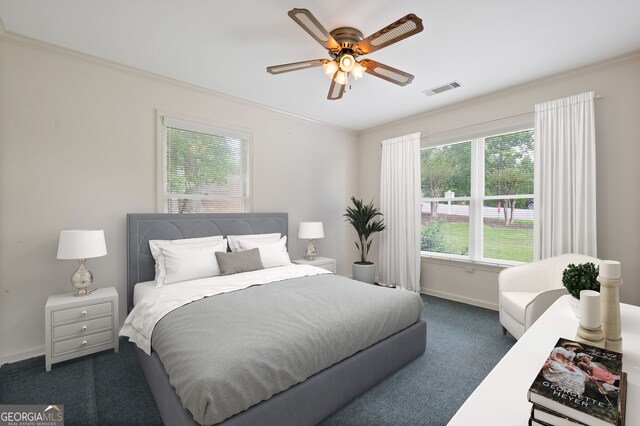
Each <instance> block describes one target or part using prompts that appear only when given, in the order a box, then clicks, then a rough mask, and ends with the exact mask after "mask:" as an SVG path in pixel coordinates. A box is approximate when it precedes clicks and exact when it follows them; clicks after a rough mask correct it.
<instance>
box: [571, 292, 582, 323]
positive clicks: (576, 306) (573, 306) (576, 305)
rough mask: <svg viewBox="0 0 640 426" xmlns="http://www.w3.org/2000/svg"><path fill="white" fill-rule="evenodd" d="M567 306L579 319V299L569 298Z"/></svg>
mask: <svg viewBox="0 0 640 426" xmlns="http://www.w3.org/2000/svg"><path fill="white" fill-rule="evenodd" d="M569 305H570V306H571V311H572V312H573V314H574V315H575V316H576V318H578V319H580V299H577V298H575V297H573V296H569Z"/></svg>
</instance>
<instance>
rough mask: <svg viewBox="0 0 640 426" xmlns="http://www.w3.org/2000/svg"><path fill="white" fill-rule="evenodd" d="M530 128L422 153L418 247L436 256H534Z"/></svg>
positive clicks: (513, 259) (521, 259)
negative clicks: (419, 243) (419, 238)
mask: <svg viewBox="0 0 640 426" xmlns="http://www.w3.org/2000/svg"><path fill="white" fill-rule="evenodd" d="M533 140H534V139H533V130H532V129H528V130H521V131H517V132H511V133H505V134H500V135H492V136H486V137H480V138H476V139H472V140H468V141H463V142H457V143H452V144H447V145H442V146H436V147H432V148H424V149H422V151H421V161H422V196H423V198H422V212H421V217H422V230H421V232H422V233H421V249H422V251H423V252H427V253H429V254H431V255H434V256H443V257H447V258H458V259H470V260H474V261H486V262H499V263H515V262H530V261H532V260H533V208H534V204H533V164H534V158H533Z"/></svg>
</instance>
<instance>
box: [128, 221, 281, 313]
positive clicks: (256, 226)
mask: <svg viewBox="0 0 640 426" xmlns="http://www.w3.org/2000/svg"><path fill="white" fill-rule="evenodd" d="M287 230H288V214H287V213H219V214H213V213H203V214H171V213H149V214H146V213H145V214H128V215H127V307H128V309H131V307H132V306H133V287H134V286H135V285H136V284H137V283H140V282H144V281H153V279H154V278H155V267H154V265H155V262H154V260H153V256H151V251H150V250H149V240H177V239H181V238H198V237H209V236H213V235H223V236H227V235H245V234H268V233H272V232H280V233H281V234H282V235H287Z"/></svg>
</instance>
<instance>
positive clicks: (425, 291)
mask: <svg viewBox="0 0 640 426" xmlns="http://www.w3.org/2000/svg"><path fill="white" fill-rule="evenodd" d="M420 293H423V294H426V295H428V296H434V297H439V298H441V299H447V300H453V301H454V302H461V303H466V304H467V305H473V306H479V307H481V308H486V309H491V310H492V311H497V310H498V305H497V304H496V303H491V302H487V301H486V300H480V299H473V298H471V297H464V296H460V295H459V294H451V293H445V292H443V291H438V290H430V289H428V288H427V289H425V288H421V289H420Z"/></svg>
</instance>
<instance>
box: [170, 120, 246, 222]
mask: <svg viewBox="0 0 640 426" xmlns="http://www.w3.org/2000/svg"><path fill="white" fill-rule="evenodd" d="M163 140H164V147H163V166H164V176H165V177H164V198H165V209H166V211H167V212H169V213H222V212H240V211H243V210H244V205H245V203H246V201H247V199H248V197H249V172H248V170H249V167H248V161H249V158H248V156H249V148H248V146H249V135H248V134H243V133H239V132H235V131H231V130H226V129H218V128H214V127H210V126H207V125H203V124H199V123H193V122H187V121H182V120H175V119H170V118H168V117H165V119H164V121H163Z"/></svg>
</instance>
